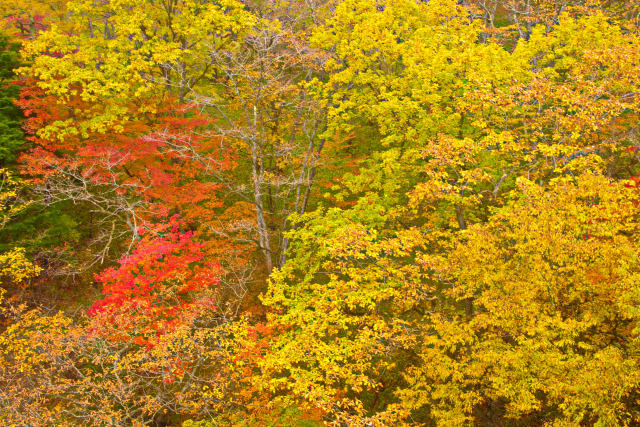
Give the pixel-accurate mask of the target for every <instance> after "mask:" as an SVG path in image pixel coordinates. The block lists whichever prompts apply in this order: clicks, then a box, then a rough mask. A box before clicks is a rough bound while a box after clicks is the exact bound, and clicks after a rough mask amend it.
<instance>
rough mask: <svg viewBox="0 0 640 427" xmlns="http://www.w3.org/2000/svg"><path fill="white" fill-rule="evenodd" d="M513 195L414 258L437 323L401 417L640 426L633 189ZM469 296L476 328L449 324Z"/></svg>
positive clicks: (584, 177) (562, 184) (564, 185)
mask: <svg viewBox="0 0 640 427" xmlns="http://www.w3.org/2000/svg"><path fill="white" fill-rule="evenodd" d="M513 194H514V201H513V202H511V203H509V204H507V205H506V206H505V207H503V208H501V209H500V210H498V211H497V212H496V213H495V214H494V215H493V216H492V218H491V219H490V220H489V221H488V222H487V223H484V224H476V225H473V226H471V227H469V228H468V229H467V230H465V231H463V232H461V233H459V234H458V235H457V237H456V238H455V239H453V240H452V241H450V242H447V243H445V244H442V243H441V244H440V248H441V252H440V253H439V254H437V255H430V254H425V255H424V256H420V257H418V259H417V262H418V263H420V264H422V265H423V266H424V268H425V270H427V271H430V272H431V274H432V275H433V276H434V277H438V282H439V283H440V285H439V286H440V287H441V289H442V298H443V299H442V301H441V304H442V309H441V310H439V311H438V312H436V313H432V314H430V315H427V316H426V317H425V319H424V323H422V325H421V326H420V328H421V329H422V331H421V332H420V335H421V339H420V342H421V344H420V346H419V348H420V350H416V351H417V353H418V354H419V355H420V356H419V357H420V358H421V360H422V363H421V365H420V366H419V367H418V366H416V367H413V368H410V369H408V370H407V371H406V372H405V378H406V380H407V382H408V384H409V387H408V388H407V390H404V391H401V392H400V393H399V394H398V397H399V398H400V401H401V402H402V403H401V404H400V405H399V406H400V407H402V408H404V409H410V410H412V411H414V413H415V414H420V413H429V414H430V415H431V417H432V418H434V419H436V420H438V421H439V422H442V423H447V424H449V425H465V423H466V422H469V421H473V422H475V423H480V424H485V423H495V422H504V420H508V421H507V422H524V423H526V424H545V425H547V424H548V425H567V424H570V425H575V424H580V423H585V422H588V423H593V424H594V425H629V424H634V423H637V422H638V421H639V419H640V418H639V415H638V412H637V408H638V406H637V405H638V402H637V393H638V387H639V386H640V370H639V369H638V358H639V357H640V352H639V350H640V348H639V347H638V343H639V337H638V332H639V331H640V329H638V327H639V326H640V323H639V321H640V318H639V317H638V314H639V312H638V309H637V307H638V303H639V302H640V301H639V298H640V294H639V293H638V289H637V286H636V283H637V281H638V278H640V270H639V268H638V264H637V262H636V261H635V259H636V258H637V254H638V250H639V249H640V247H639V243H640V242H639V241H638V226H639V225H640V223H639V222H638V219H639V217H638V208H637V203H638V192H637V189H636V188H633V187H632V188H628V185H626V183H625V182H624V181H618V182H615V181H611V180H610V179H607V178H605V177H603V176H601V175H597V174H592V173H583V174H579V175H577V176H576V177H563V178H558V179H556V180H554V182H552V183H551V184H550V185H547V186H540V185H538V184H535V183H534V182H531V181H529V180H527V179H525V178H521V179H519V180H518V185H517V189H516V190H515V191H514V193H513ZM436 244H437V243H436ZM470 296H473V298H474V305H475V310H474V315H473V316H472V317H467V316H465V315H464V314H463V313H459V312H456V311H455V310H452V308H453V307H455V306H456V304H459V303H460V302H461V301H463V300H465V299H467V298H469V297H470ZM447 299H448V300H447Z"/></svg>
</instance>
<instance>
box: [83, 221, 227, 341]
mask: <svg viewBox="0 0 640 427" xmlns="http://www.w3.org/2000/svg"><path fill="white" fill-rule="evenodd" d="M181 225H182V223H181V220H180V219H179V217H177V216H173V217H171V218H170V219H169V221H168V222H167V223H163V224H149V225H147V226H146V227H145V229H144V232H142V233H141V236H140V240H139V241H138V242H137V244H136V247H135V249H134V250H133V251H132V252H131V254H129V255H127V256H125V257H124V258H123V259H122V260H120V262H119V264H120V265H119V266H117V267H112V268H109V269H107V270H105V271H104V272H102V273H101V274H99V275H97V276H96V280H97V282H98V283H100V284H101V285H102V286H103V294H104V295H105V297H104V299H102V300H100V301H97V302H95V303H94V304H93V306H92V308H91V309H90V311H89V315H90V316H92V317H94V318H96V319H97V324H99V325H100V326H101V327H100V328H99V329H100V331H102V332H101V333H103V332H106V333H107V334H109V335H110V336H111V337H114V336H113V334H114V332H113V327H114V326H115V327H116V328H117V331H118V333H117V334H116V336H115V338H119V339H125V338H127V337H134V339H135V340H136V342H138V343H141V344H143V343H144V344H147V345H149V344H150V343H151V340H152V339H153V338H154V337H157V336H159V335H162V334H164V333H167V332H170V331H172V330H174V329H175V328H176V327H178V326H179V325H181V324H184V322H188V321H189V320H190V319H191V318H192V317H193V316H195V315H196V314H197V313H199V312H200V310H202V309H207V310H215V308H216V306H215V300H214V298H213V296H212V291H213V290H214V289H215V286H216V285H217V284H218V283H219V279H218V273H219V269H220V267H219V265H218V264H217V263H213V262H210V261H208V260H206V259H205V254H204V252H203V250H202V249H203V245H202V244H201V243H198V242H196V241H194V240H193V236H194V233H193V232H192V231H182V230H181ZM109 326H111V327H109Z"/></svg>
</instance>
